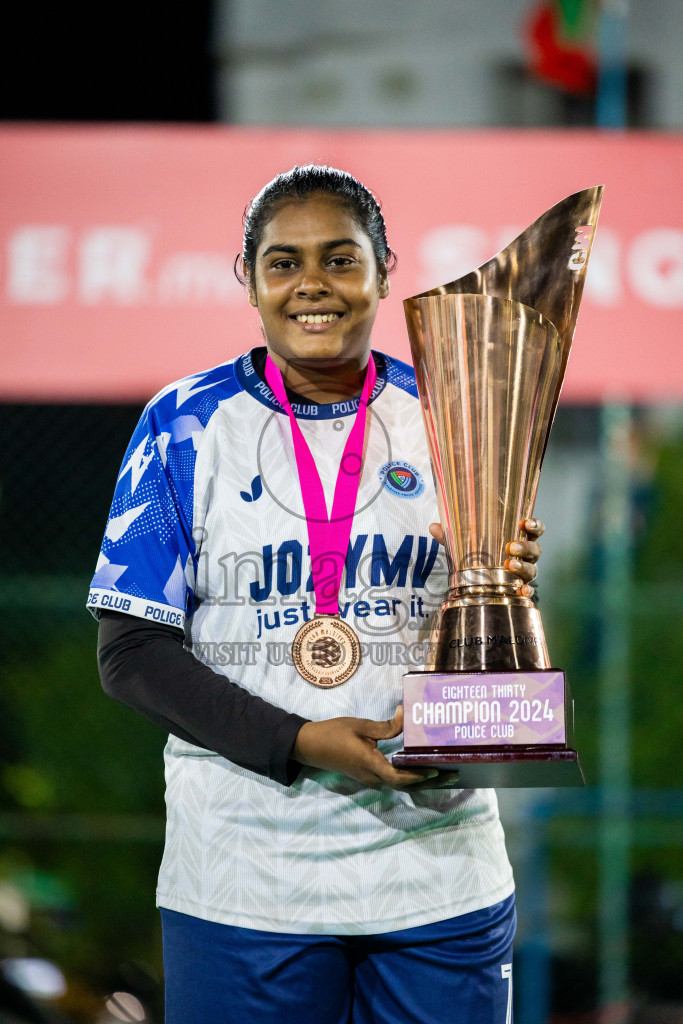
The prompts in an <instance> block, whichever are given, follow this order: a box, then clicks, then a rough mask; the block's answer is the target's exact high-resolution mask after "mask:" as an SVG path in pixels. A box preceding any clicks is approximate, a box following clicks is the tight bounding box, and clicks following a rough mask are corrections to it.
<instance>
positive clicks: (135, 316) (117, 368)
mask: <svg viewBox="0 0 683 1024" xmlns="http://www.w3.org/2000/svg"><path fill="white" fill-rule="evenodd" d="M0 146H1V147H2V160H1V162H0V183H1V186H2V187H1V191H0V230H1V232H2V245H3V255H2V262H1V264H0V274H1V276H2V300H1V302H2V306H1V311H0V317H1V318H2V339H3V341H2V349H1V354H0V397H2V398H4V399H25V400H47V401H51V400H54V401H71V400H73V401H87V400H102V401H116V400H136V401H137V400H144V399H146V398H147V397H149V396H150V395H151V394H153V393H154V392H155V391H156V390H157V389H158V388H160V387H161V386H163V385H164V384H166V383H168V382H170V381H171V380H173V379H175V378H177V377H180V376H183V375H185V374H187V373H192V372H195V371H198V370H201V369H203V368H206V367H209V366H212V365H215V364H216V363H219V362H223V361H224V360H226V359H229V358H231V357H232V356H234V355H236V354H237V353H239V352H242V351H244V350H245V349H248V348H250V347H253V346H254V345H258V344H260V339H261V335H260V330H259V322H258V316H257V314H256V312H255V311H254V310H253V309H252V308H251V307H250V306H249V304H248V303H247V300H246V296H245V294H244V292H243V290H242V288H241V286H240V285H239V284H238V282H237V281H236V280H235V279H234V276H233V273H232V264H233V260H234V258H235V255H236V254H237V253H238V252H239V249H240V243H241V218H242V212H243V210H244V207H245V205H246V203H247V202H248V200H249V199H250V198H251V196H253V195H254V193H255V192H256V191H258V189H259V188H261V187H262V185H263V184H264V183H265V182H266V181H268V180H269V179H270V178H271V177H272V176H273V175H274V174H276V173H277V172H278V171H279V170H282V169H285V168H289V167H291V166H292V165H293V164H295V163H305V162H308V161H316V162H325V163H329V164H332V165H335V166H339V167H343V168H345V169H347V170H349V171H351V172H352V173H353V174H355V175H357V176H358V177H359V178H360V179H361V180H362V181H364V182H366V184H368V185H369V186H370V187H371V188H373V189H374V190H375V191H376V192H377V194H378V195H379V196H380V198H381V200H382V202H383V206H384V211H385V216H386V220H387V225H388V233H389V241H390V244H391V245H392V246H393V248H394V249H395V250H396V251H397V253H398V257H399V263H398V269H397V270H396V272H395V274H394V275H393V277H392V288H391V295H390V296H389V298H388V299H386V300H385V301H383V302H382V303H380V312H379V316H378V319H377V324H376V330H375V335H374V345H375V347H376V348H379V349H382V350H384V351H387V352H389V353H392V354H395V355H397V356H399V357H400V358H403V359H408V360H409V358H410V355H409V349H408V342H407V335H406V329H405V324H404V318H403V310H402V306H401V300H402V299H403V298H404V297H406V296H408V295H412V294H414V293H415V292H417V291H420V290H423V289H426V288H430V287H433V286H434V285H436V284H440V283H442V282H444V281H447V280H451V279H453V278H454V277H456V276H460V275H461V274H463V273H465V272H467V271H469V270H472V269H474V268H475V267H476V266H478V265H479V264H481V263H483V262H484V261H485V260H486V259H488V258H489V257H490V256H492V255H494V254H495V253H496V252H497V251H498V250H500V249H501V248H503V246H505V245H506V244H507V243H508V242H509V241H510V240H511V239H512V238H513V237H514V236H515V235H516V234H517V233H518V232H519V231H520V230H521V229H522V228H524V227H526V226H527V224H529V223H530V222H531V221H533V220H534V219H535V218H536V217H538V216H539V215H540V214H541V213H543V212H544V211H545V210H546V209H548V207H550V206H552V205H553V204H554V203H555V202H557V201H558V200H559V199H561V198H563V197H564V196H565V195H568V194H569V193H571V192H575V191H577V190H579V189H581V188H585V187H586V186H589V185H596V184H605V186H606V192H605V202H604V204H603V211H602V215H601V220H600V224H599V227H598V233H597V240H596V243H595V247H594V250H593V256H592V258H591V266H590V268H589V272H588V281H587V285H586V291H585V295H584V300H583V305H582V308H581V313H580V315H579V322H578V328H577V332H576V338H575V343H574V348H573V350H572V356H571V359H570V362H569V369H568V373H567V378H566V383H565V387H564V393H563V398H564V400H573V401H599V400H601V399H602V398H604V397H623V398H628V399H632V400H637V401H649V400H658V399H677V398H680V397H681V396H682V395H683V356H682V355H681V345H680V340H679V339H680V334H681V328H682V327H683V317H682V314H683V189H682V188H681V181H683V137H681V136H671V135H655V134H641V133H638V134H626V135H616V134H615V135H612V134H598V133H596V132H556V131H546V132H519V131H518V132H512V131H480V132H472V131H470V132H462V133H456V132H450V131H449V132H433V131H430V132H398V133H394V132H392V133H389V132H376V131H374V132H313V131H305V130H298V131H292V130H287V131H284V130H283V131H273V130H271V129H269V130H254V129H237V128H225V127H205V128H196V127H174V128H157V127H122V128H119V127H39V128H36V127H21V126H18V127H11V126H5V127H4V128H2V129H0Z"/></svg>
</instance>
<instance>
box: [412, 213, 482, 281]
mask: <svg viewBox="0 0 683 1024" xmlns="http://www.w3.org/2000/svg"><path fill="white" fill-rule="evenodd" d="M489 244H490V243H489V238H488V235H487V233H486V232H485V231H484V229H483V228H477V227H474V226H472V225H468V224H446V225H444V226H443V227H440V228H434V230H433V231H428V232H427V234H426V235H424V236H423V237H422V239H421V240H420V243H419V247H418V255H419V258H420V262H421V264H422V273H421V274H420V278H419V284H418V287H420V288H435V287H436V285H438V284H443V283H444V282H446V281H454V280H456V278H458V277H461V276H462V275H463V274H468V273H469V272H470V270H475V269H476V268H477V267H478V266H480V265H481V264H482V263H483V262H484V261H485V260H487V259H488V258H489V257H490V256H492V255H493V253H492V252H491V251H490V249H489Z"/></svg>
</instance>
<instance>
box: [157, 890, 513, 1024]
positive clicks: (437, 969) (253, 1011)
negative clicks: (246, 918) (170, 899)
mask: <svg viewBox="0 0 683 1024" xmlns="http://www.w3.org/2000/svg"><path fill="white" fill-rule="evenodd" d="M161 920H162V925H163V934H164V971H165V976H166V1024H255V1022H258V1024H309V1022H310V1024H511V1021H512V939H513V936H514V932H515V924H516V915H515V902H514V896H510V897H508V899H506V900H503V901H502V902H501V903H496V904H495V905H494V906H492V907H488V908H486V909H485V910H478V911H476V912H475V913H472V914H464V915H462V916H461V917H454V918H451V920H449V921H440V922H439V923H437V924H429V925H423V926H422V927H420V928H405V929H403V930H401V931H397V932H385V933H384V934H381V935H343V936H334V935H289V934H284V933H282V932H264V931H256V930H253V931H252V930H251V929H250V928H234V927H232V926H230V925H224V924H215V923H214V922H212V921H203V920H202V919H201V918H197V917H189V916H188V915H186V914H178V913H176V912H175V911H173V910H162V911H161Z"/></svg>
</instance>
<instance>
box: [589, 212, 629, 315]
mask: <svg viewBox="0 0 683 1024" xmlns="http://www.w3.org/2000/svg"><path fill="white" fill-rule="evenodd" d="M585 295H586V298H587V299H590V300H591V301H592V302H594V303H595V305H596V306H604V307H606V308H610V307H614V306H618V305H619V303H620V302H621V299H622V295H623V286H622V282H621V240H620V239H619V236H618V235H617V234H616V232H614V231H612V229H611V228H606V227H605V226H604V225H601V226H600V228H599V229H598V232H597V234H596V236H595V241H594V242H593V248H592V249H591V261H590V266H589V269H588V273H587V275H586V284H585Z"/></svg>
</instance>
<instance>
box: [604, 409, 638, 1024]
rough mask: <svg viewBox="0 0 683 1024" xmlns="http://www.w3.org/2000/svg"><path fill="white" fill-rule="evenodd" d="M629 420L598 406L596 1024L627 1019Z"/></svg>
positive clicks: (620, 1023) (624, 411) (624, 414)
mask: <svg viewBox="0 0 683 1024" xmlns="http://www.w3.org/2000/svg"><path fill="white" fill-rule="evenodd" d="M630 446H631V412H630V409H629V408H628V407H627V406H625V405H619V404H610V403H605V405H604V406H603V409H602V422H601V447H602V472H603V480H604V487H605V490H604V497H603V510H602V512H603V514H602V555H603V567H602V570H603V571H602V578H601V586H600V608H601V626H600V648H599V722H598V727H599V730H600V733H599V738H600V787H601V788H600V794H601V816H600V825H599V865H600V890H599V910H598V924H599V927H598V935H599V953H598V962H599V998H600V1021H601V1024H626V1022H627V1019H628V1002H629V980H628V973H629V972H628V928H629V920H628V908H629V861H630V846H631V822H630V811H631V808H630V804H631V797H630V784H631V782H630V714H629V703H630V701H629V678H628V673H629V632H630V605H631V565H630V561H631V558H630V548H631V536H630V534H631V528H630V518H631V500H630V476H631V474H630Z"/></svg>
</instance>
